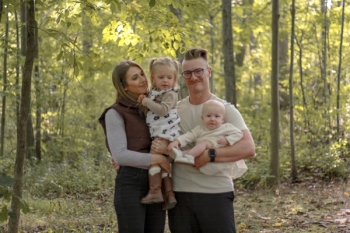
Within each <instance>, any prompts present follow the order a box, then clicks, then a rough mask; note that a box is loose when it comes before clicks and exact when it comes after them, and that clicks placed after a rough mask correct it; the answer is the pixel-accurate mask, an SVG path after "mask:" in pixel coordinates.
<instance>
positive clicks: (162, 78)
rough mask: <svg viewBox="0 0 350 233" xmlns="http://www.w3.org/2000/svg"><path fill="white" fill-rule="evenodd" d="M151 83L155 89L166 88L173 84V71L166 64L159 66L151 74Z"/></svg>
mask: <svg viewBox="0 0 350 233" xmlns="http://www.w3.org/2000/svg"><path fill="white" fill-rule="evenodd" d="M152 84H153V86H154V87H155V88H156V89H157V90H167V89H169V88H172V87H174V86H175V72H174V70H173V69H171V68H170V67H167V66H160V67H158V68H157V70H156V71H155V72H154V75H153V76H152Z"/></svg>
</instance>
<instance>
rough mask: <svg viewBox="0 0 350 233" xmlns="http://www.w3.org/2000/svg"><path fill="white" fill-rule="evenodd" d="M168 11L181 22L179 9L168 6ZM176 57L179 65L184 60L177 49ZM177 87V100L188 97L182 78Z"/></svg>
mask: <svg viewBox="0 0 350 233" xmlns="http://www.w3.org/2000/svg"><path fill="white" fill-rule="evenodd" d="M169 9H170V12H172V13H173V14H174V15H175V16H176V18H177V19H178V20H179V22H181V21H182V11H181V9H179V8H175V7H174V6H173V5H170V6H169ZM176 57H177V60H178V62H180V64H181V63H182V61H183V59H184V58H183V57H184V55H183V54H182V53H180V50H179V49H177V50H176ZM181 67H182V66H181V65H180V69H181ZM179 85H180V91H179V99H183V98H185V97H186V96H187V95H188V90H187V87H186V84H185V81H184V80H183V78H180V79H179Z"/></svg>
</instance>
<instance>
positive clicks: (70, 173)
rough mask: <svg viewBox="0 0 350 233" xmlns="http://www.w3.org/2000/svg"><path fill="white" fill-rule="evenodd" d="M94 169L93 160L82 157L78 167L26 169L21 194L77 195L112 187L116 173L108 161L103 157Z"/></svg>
mask: <svg viewBox="0 0 350 233" xmlns="http://www.w3.org/2000/svg"><path fill="white" fill-rule="evenodd" d="M101 159H102V160H101V161H99V162H100V163H99V165H98V166H96V164H95V161H94V158H93V157H88V156H86V157H81V159H80V161H79V163H76V164H72V163H70V162H68V161H63V162H62V163H57V162H54V163H53V162H49V161H46V162H43V163H41V164H38V165H36V166H28V167H27V174H26V177H25V183H24V184H25V185H24V190H25V192H26V193H28V194H30V195H33V196H38V197H40V196H46V197H52V196H54V197H58V196H61V195H79V194H85V193H90V192H94V191H96V190H105V189H108V188H110V187H113V180H114V178H115V171H114V170H113V168H112V166H111V165H110V158H109V157H108V156H103V157H102V158H101Z"/></svg>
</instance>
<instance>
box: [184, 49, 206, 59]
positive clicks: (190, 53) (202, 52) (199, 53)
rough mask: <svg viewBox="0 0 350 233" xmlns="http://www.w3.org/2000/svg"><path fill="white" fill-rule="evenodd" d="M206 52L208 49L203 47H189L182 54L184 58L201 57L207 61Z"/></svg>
mask: <svg viewBox="0 0 350 233" xmlns="http://www.w3.org/2000/svg"><path fill="white" fill-rule="evenodd" d="M207 54H208V51H207V50H206V49H203V48H193V49H189V50H187V51H186V52H185V54H184V55H185V58H184V60H193V59H196V58H199V57H201V58H203V59H204V60H205V61H208V59H207Z"/></svg>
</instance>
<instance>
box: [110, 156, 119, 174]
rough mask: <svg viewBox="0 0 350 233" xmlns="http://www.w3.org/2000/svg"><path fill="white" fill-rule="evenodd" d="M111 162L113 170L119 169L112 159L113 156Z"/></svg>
mask: <svg viewBox="0 0 350 233" xmlns="http://www.w3.org/2000/svg"><path fill="white" fill-rule="evenodd" d="M111 164H112V166H113V168H114V170H116V171H118V170H119V168H120V166H119V165H118V164H117V163H116V162H115V161H114V159H113V158H111Z"/></svg>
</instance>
